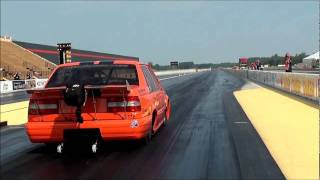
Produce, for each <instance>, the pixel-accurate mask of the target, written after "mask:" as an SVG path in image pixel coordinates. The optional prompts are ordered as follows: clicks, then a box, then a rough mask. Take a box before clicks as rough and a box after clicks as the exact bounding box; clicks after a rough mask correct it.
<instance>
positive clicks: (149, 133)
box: [143, 125, 152, 145]
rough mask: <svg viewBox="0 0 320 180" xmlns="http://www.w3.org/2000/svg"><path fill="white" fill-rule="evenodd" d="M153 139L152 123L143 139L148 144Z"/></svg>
mask: <svg viewBox="0 0 320 180" xmlns="http://www.w3.org/2000/svg"><path fill="white" fill-rule="evenodd" d="M151 140H152V125H151V127H150V128H149V131H148V134H147V135H146V136H145V137H144V139H143V144H145V145H147V144H149V143H150V142H151Z"/></svg>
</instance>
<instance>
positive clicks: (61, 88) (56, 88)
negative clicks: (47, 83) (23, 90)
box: [27, 86, 67, 94]
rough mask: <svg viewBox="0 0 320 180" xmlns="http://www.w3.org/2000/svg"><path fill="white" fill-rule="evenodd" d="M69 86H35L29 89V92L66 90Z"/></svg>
mask: <svg viewBox="0 0 320 180" xmlns="http://www.w3.org/2000/svg"><path fill="white" fill-rule="evenodd" d="M66 88H67V87H66V86H62V87H52V88H35V89H29V90H27V93H28V94H33V93H37V92H39V93H40V92H44V91H46V92H54V91H58V90H65V89H66Z"/></svg>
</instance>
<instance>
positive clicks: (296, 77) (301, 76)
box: [228, 69, 320, 101]
mask: <svg viewBox="0 0 320 180" xmlns="http://www.w3.org/2000/svg"><path fill="white" fill-rule="evenodd" d="M228 71H231V72H232V73H235V74H237V75H238V76H241V77H243V78H247V79H250V80H253V81H256V82H259V83H262V84H266V85H269V86H271V87H274V88H277V89H281V90H284V91H286V92H289V93H292V94H296V95H298V96H302V97H305V98H308V99H312V100H315V101H319V89H320V88H319V85H320V76H319V74H305V73H286V72H274V71H257V70H231V69H228Z"/></svg>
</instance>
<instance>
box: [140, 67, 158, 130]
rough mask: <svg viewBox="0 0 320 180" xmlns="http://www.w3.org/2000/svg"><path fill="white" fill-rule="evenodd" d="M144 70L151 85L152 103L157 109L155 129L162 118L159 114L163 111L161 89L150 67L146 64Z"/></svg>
mask: <svg viewBox="0 0 320 180" xmlns="http://www.w3.org/2000/svg"><path fill="white" fill-rule="evenodd" d="M142 71H143V74H144V76H145V79H146V81H147V84H148V86H149V90H150V99H151V104H152V106H153V107H154V109H156V111H157V114H156V118H155V120H154V127H153V128H154V130H156V129H157V128H158V126H159V123H160V120H161V117H159V114H160V115H161V113H159V111H161V105H160V101H159V89H158V87H157V84H156V83H155V82H154V80H153V77H152V74H151V73H150V71H149V68H148V67H147V66H146V65H144V66H142Z"/></svg>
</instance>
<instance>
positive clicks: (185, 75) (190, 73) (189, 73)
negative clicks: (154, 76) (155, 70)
mask: <svg viewBox="0 0 320 180" xmlns="http://www.w3.org/2000/svg"><path fill="white" fill-rule="evenodd" d="M192 74H193V73H189V74H183V75H178V76H172V77H168V78H162V79H159V80H160V81H163V80H167V79H173V78H177V77H181V76H187V75H192Z"/></svg>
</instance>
